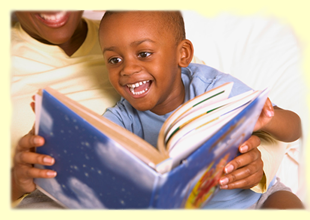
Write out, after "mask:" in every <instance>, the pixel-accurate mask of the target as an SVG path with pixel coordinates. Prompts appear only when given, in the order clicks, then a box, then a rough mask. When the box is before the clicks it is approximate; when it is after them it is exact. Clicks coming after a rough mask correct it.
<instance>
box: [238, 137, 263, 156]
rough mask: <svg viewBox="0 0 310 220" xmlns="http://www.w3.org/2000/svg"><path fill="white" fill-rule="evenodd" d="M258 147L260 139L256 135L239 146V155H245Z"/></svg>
mask: <svg viewBox="0 0 310 220" xmlns="http://www.w3.org/2000/svg"><path fill="white" fill-rule="evenodd" d="M259 145H260V139H259V137H257V136H256V135H251V137H250V138H249V139H248V140H246V141H245V142H244V143H242V144H241V145H240V146H239V151H240V153H246V152H248V151H250V150H252V149H254V148H256V147H258V146H259Z"/></svg>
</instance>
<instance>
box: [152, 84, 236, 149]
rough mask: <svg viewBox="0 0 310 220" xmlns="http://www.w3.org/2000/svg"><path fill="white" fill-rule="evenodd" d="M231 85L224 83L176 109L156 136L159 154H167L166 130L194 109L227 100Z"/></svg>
mask: <svg viewBox="0 0 310 220" xmlns="http://www.w3.org/2000/svg"><path fill="white" fill-rule="evenodd" d="M232 86H233V83H232V82H229V83H225V84H223V85H221V86H219V87H216V88H214V89H211V90H209V91H207V92H205V93H203V94H201V95H199V96H197V97H195V98H194V99H191V100H189V101H188V102H186V103H184V104H183V105H182V106H181V107H180V108H179V109H177V110H176V111H175V112H174V113H173V114H172V115H170V116H169V117H168V118H167V120H166V121H165V123H164V124H163V126H162V128H161V130H160V132H159V136H158V143H157V147H158V149H159V151H160V152H165V154H168V151H167V149H166V146H165V140H164V138H165V136H166V133H167V131H168V129H169V128H170V127H171V126H172V125H173V124H174V123H175V122H176V121H177V120H178V119H180V118H181V117H183V116H185V115H188V114H191V113H192V111H195V110H196V109H201V108H203V107H204V106H207V105H211V104H213V103H216V102H218V101H221V100H225V99H227V98H228V96H229V94H230V91H231V89H232Z"/></svg>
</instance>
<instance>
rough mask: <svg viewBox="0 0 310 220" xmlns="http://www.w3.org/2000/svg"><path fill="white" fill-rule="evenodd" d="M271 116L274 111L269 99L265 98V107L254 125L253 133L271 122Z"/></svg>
mask: <svg viewBox="0 0 310 220" xmlns="http://www.w3.org/2000/svg"><path fill="white" fill-rule="evenodd" d="M273 116H274V109H273V106H272V103H271V101H270V99H269V98H267V100H266V102H265V105H264V107H263V109H262V112H261V114H260V116H259V118H258V120H257V122H256V124H255V127H254V131H257V130H260V129H261V128H263V127H264V126H265V125H266V124H268V123H269V122H270V121H271V119H272V117H273Z"/></svg>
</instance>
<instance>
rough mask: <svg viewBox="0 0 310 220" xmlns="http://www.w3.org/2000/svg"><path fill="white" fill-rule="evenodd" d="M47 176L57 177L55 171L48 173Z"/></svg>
mask: <svg viewBox="0 0 310 220" xmlns="http://www.w3.org/2000/svg"><path fill="white" fill-rule="evenodd" d="M46 174H47V176H48V177H55V176H56V175H57V173H56V172H55V171H51V170H49V171H47V172H46Z"/></svg>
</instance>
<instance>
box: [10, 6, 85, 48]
mask: <svg viewBox="0 0 310 220" xmlns="http://www.w3.org/2000/svg"><path fill="white" fill-rule="evenodd" d="M15 14H16V16H17V18H18V20H19V22H20V24H21V26H22V27H23V29H24V30H25V31H26V32H27V33H28V34H29V35H30V36H31V37H33V38H35V39H36V40H38V41H40V42H42V43H51V44H57V45H59V44H63V43H65V42H67V41H68V40H70V38H71V37H72V36H73V34H74V32H75V31H76V29H77V27H78V25H79V24H80V22H81V17H82V14H83V11H73V12H68V11H45V12H44V11H16V12H15Z"/></svg>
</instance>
